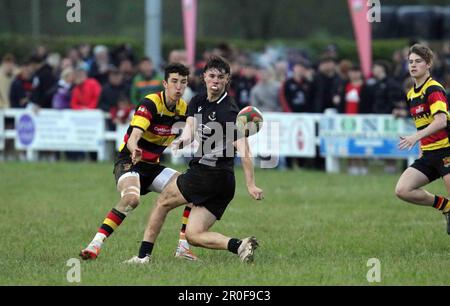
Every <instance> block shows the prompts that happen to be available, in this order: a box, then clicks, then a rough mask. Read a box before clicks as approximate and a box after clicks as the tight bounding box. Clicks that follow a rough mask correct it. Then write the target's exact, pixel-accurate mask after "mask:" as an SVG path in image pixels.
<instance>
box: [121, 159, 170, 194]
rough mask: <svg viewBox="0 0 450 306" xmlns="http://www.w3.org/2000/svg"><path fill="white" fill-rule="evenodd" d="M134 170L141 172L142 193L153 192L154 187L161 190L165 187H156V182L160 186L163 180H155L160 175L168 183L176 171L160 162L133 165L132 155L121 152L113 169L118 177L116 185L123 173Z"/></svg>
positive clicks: (159, 178) (160, 178) (164, 182)
mask: <svg viewBox="0 0 450 306" xmlns="http://www.w3.org/2000/svg"><path fill="white" fill-rule="evenodd" d="M169 170H170V171H169ZM163 171H166V172H167V173H162V172H163ZM132 172H136V173H138V174H139V181H140V183H141V192H140V193H141V195H145V194H147V193H149V192H151V191H152V189H153V190H154V191H158V192H161V191H162V188H163V187H156V189H155V184H156V185H158V186H160V185H161V182H155V179H156V178H157V177H158V180H163V182H162V184H163V185H165V184H166V183H167V182H166V181H167V180H169V179H170V178H171V176H172V175H173V173H174V172H176V171H175V170H172V169H170V168H166V167H164V166H162V165H160V164H150V163H144V162H140V163H137V164H136V165H133V163H132V162H131V157H130V156H126V155H122V154H120V153H119V154H118V155H117V157H116V160H115V162H114V171H113V173H114V176H115V178H116V185H117V183H118V182H119V179H120V177H121V176H122V175H124V174H126V173H132ZM154 182H155V183H154ZM152 185H153V186H152ZM158 188H161V190H158Z"/></svg>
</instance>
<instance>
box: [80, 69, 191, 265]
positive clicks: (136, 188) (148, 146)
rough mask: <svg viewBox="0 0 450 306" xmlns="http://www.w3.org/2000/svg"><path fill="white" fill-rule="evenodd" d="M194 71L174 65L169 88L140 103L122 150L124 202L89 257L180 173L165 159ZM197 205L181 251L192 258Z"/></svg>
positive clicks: (118, 164)
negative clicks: (145, 199) (190, 231)
mask: <svg viewBox="0 0 450 306" xmlns="http://www.w3.org/2000/svg"><path fill="white" fill-rule="evenodd" d="M188 76H189V69H188V68H187V67H185V66H183V65H181V64H170V65H168V66H167V67H166V69H165V76H164V81H163V86H164V91H162V92H159V93H155V94H149V95H147V96H146V97H145V98H144V99H143V100H142V101H141V103H139V105H138V106H137V107H136V111H135V113H134V116H133V119H132V120H131V123H130V126H129V128H128V130H127V133H126V135H125V137H124V143H123V144H122V146H121V147H120V149H119V153H118V155H117V158H116V161H115V165H114V174H115V178H116V184H117V190H118V191H119V193H120V195H121V199H120V201H119V202H118V203H117V205H116V206H115V207H114V208H113V209H112V210H111V211H110V212H109V213H108V214H107V216H106V218H105V220H104V221H103V223H102V225H101V226H100V228H99V229H98V232H97V234H96V235H95V237H94V239H93V240H92V241H91V243H90V244H89V245H88V246H87V247H86V248H85V249H83V250H82V251H81V253H80V256H81V257H82V258H83V259H95V258H97V256H98V255H99V253H100V249H101V247H102V245H103V242H104V241H105V239H106V238H108V237H109V236H110V235H111V234H112V233H113V232H114V230H116V229H117V227H119V226H120V224H121V223H122V222H123V220H124V219H125V217H126V216H127V215H128V214H129V213H130V212H131V211H132V210H134V209H135V208H136V207H137V206H138V205H139V201H140V196H141V195H145V194H147V193H149V192H150V191H156V192H159V193H160V192H161V191H162V190H163V189H164V187H165V186H166V185H167V184H168V183H169V182H170V181H171V180H173V179H174V178H175V177H176V176H178V175H179V173H178V172H177V171H175V170H173V169H170V168H166V167H164V166H162V165H161V164H160V163H159V157H160V156H161V154H162V153H163V151H164V149H165V148H166V147H167V146H169V145H170V144H171V143H172V141H173V140H174V139H175V137H176V135H175V131H174V126H175V125H176V124H177V123H181V122H185V121H186V111H187V103H186V102H185V101H184V100H183V99H182V98H181V97H182V96H183V94H184V91H185V89H186V87H187V81H188ZM190 210H191V208H190V207H189V206H186V208H185V211H184V213H183V219H182V222H183V225H182V228H181V233H180V241H179V245H178V248H177V252H176V253H175V255H176V256H177V257H182V258H186V259H190V260H195V259H196V256H195V255H194V254H192V252H191V251H190V246H189V244H188V243H187V241H186V238H185V237H184V232H185V230H186V224H187V219H188V218H189V212H190Z"/></svg>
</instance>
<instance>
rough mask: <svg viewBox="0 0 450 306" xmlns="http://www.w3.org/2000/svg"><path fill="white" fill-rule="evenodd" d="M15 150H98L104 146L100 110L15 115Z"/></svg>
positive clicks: (42, 111) (44, 111)
mask: <svg viewBox="0 0 450 306" xmlns="http://www.w3.org/2000/svg"><path fill="white" fill-rule="evenodd" d="M15 122H16V131H17V133H16V140H15V146H16V149H19V150H21V149H32V150H49V151H55V150H56V151H98V150H100V148H101V147H102V146H103V145H104V141H105V140H104V133H105V119H104V115H103V113H102V111H100V110H86V111H73V110H40V111H39V112H37V113H34V112H24V113H19V114H17V115H16V118H15Z"/></svg>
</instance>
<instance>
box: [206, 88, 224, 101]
mask: <svg viewBox="0 0 450 306" xmlns="http://www.w3.org/2000/svg"><path fill="white" fill-rule="evenodd" d="M227 96H228V93H227V92H226V91H225V93H224V94H223V95H222V96H221V97H220V98H219V99H218V100H217V101H211V102H213V103H217V104H219V103H220V102H222V101H223V99H225V98H226V97H227ZM206 99H208V98H206Z"/></svg>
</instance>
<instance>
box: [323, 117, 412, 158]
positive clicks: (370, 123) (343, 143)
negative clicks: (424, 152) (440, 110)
mask: <svg viewBox="0 0 450 306" xmlns="http://www.w3.org/2000/svg"><path fill="white" fill-rule="evenodd" d="M415 132H416V128H415V126H414V123H413V122H412V121H411V120H408V119H396V118H394V117H393V116H391V115H355V116H348V115H332V116H324V117H322V119H321V121H320V129H319V136H320V154H321V155H322V156H334V157H380V158H394V159H396V158H398V159H404V158H408V157H417V156H418V155H419V145H416V146H415V147H414V148H413V149H411V150H410V151H408V150H405V151H400V150H399V149H398V147H397V146H398V142H399V141H400V139H399V138H400V136H407V135H411V134H413V133H415Z"/></svg>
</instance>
